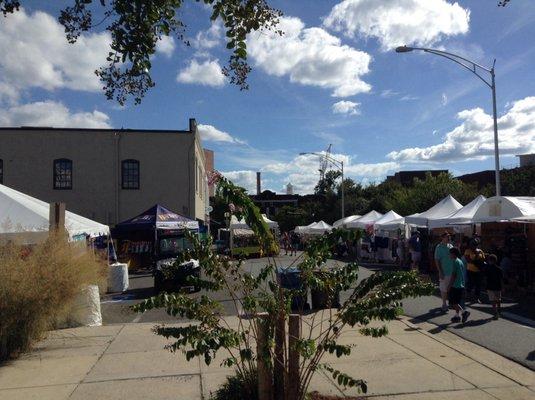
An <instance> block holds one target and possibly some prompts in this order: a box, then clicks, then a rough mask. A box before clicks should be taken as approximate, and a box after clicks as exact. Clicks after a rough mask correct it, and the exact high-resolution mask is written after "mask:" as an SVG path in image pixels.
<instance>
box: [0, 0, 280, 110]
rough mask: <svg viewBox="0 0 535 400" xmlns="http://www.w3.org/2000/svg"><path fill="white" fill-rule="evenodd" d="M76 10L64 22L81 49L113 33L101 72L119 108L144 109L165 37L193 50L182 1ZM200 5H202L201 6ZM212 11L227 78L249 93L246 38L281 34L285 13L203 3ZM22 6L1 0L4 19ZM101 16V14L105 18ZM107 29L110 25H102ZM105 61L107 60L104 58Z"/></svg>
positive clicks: (86, 4)
mask: <svg viewBox="0 0 535 400" xmlns="http://www.w3.org/2000/svg"><path fill="white" fill-rule="evenodd" d="M71 1H72V5H71V6H69V7H66V8H65V9H63V10H62V11H61V13H60V16H59V22H60V23H61V24H62V25H63V27H64V28H65V36H66V38H67V40H68V41H69V43H75V42H76V41H77V40H78V39H79V37H80V36H81V35H82V34H83V33H84V32H87V31H91V30H94V31H100V30H101V29H100V28H99V27H101V26H102V27H104V29H105V30H107V31H108V32H109V33H110V36H111V38H112V42H111V44H110V50H111V56H108V58H107V61H108V65H107V66H105V67H102V68H100V69H98V70H96V71H95V74H96V75H97V76H98V77H99V78H100V80H101V82H102V83H103V84H104V91H105V95H106V97H107V98H108V99H109V100H112V99H114V100H116V101H117V102H118V103H119V104H121V105H124V104H125V102H126V101H127V100H128V99H129V98H132V99H133V100H134V103H135V104H139V103H140V102H141V100H142V98H143V97H144V96H145V94H146V93H147V91H148V90H149V89H150V88H151V87H153V86H154V85H155V83H154V81H153V80H152V77H151V75H150V70H151V67H152V65H151V62H150V61H151V57H152V55H153V54H154V53H155V52H156V45H157V42H158V41H159V40H160V39H161V38H162V37H163V36H172V37H176V38H177V39H179V40H181V41H182V42H183V43H184V44H185V45H189V42H188V40H187V39H186V38H185V25H184V23H183V22H182V21H181V20H180V19H179V18H178V16H179V15H180V13H178V12H177V11H178V10H180V9H181V7H182V3H183V2H182V0H157V1H132V0H113V1H112V0H110V1H105V0H98V1H96V0H95V1H94V0H71ZM197 1H200V0H197ZM203 2H204V4H206V5H209V6H211V7H212V13H211V16H210V20H211V21H215V20H217V19H220V20H222V21H223V23H224V25H225V28H226V29H227V33H226V34H227V39H228V42H227V48H228V49H229V50H232V54H231V56H230V57H229V62H228V65H227V66H226V67H225V68H224V69H223V72H224V73H225V74H226V75H227V76H229V77H230V81H231V83H233V84H236V85H238V86H239V87H240V89H241V90H244V89H247V88H248V85H247V76H248V74H249V72H250V71H251V68H250V67H249V66H248V64H247V62H246V59H247V51H246V43H245V41H246V38H247V35H248V34H249V33H251V32H253V31H258V30H271V31H273V32H276V33H277V34H282V32H281V31H280V30H276V26H277V24H278V22H279V18H280V16H281V15H282V13H281V12H280V11H279V10H275V9H273V8H271V7H270V6H269V5H268V3H267V1H266V0H203ZM95 5H98V6H99V7H101V8H102V14H103V16H104V18H103V19H102V20H100V21H96V22H95V21H94V20H93V13H92V11H91V8H94V7H95ZM20 6H21V1H20V0H0V11H1V12H2V13H3V15H4V17H5V16H7V15H8V14H11V13H13V12H15V11H19V9H20ZM99 14H100V13H99ZM104 23H106V25H102V24H104ZM102 57H103V58H104V57H105V55H103V56H102Z"/></svg>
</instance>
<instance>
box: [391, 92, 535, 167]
mask: <svg viewBox="0 0 535 400" xmlns="http://www.w3.org/2000/svg"><path fill="white" fill-rule="evenodd" d="M457 118H459V119H460V120H461V121H462V123H461V124H460V125H459V126H457V127H456V128H454V129H453V130H451V131H450V132H448V133H447V134H446V136H445V139H444V141H443V142H442V143H440V144H436V145H433V146H429V147H414V148H407V149H403V150H400V151H393V152H391V153H389V154H388V155H387V157H388V158H389V159H391V160H393V161H396V162H436V163H443V162H445V161H465V160H470V159H481V158H487V157H491V156H493V155H494V130H493V129H494V128H493V120H492V116H491V115H489V114H487V113H485V111H483V110H482V109H481V108H474V109H471V110H463V111H461V112H459V113H458V114H457ZM498 134H499V147H500V154H501V155H506V154H508V155H514V154H518V153H529V152H535V97H526V98H524V99H521V100H518V101H515V102H514V103H513V104H512V106H511V108H510V109H509V110H508V111H507V112H506V113H505V114H504V115H503V116H502V117H500V118H498Z"/></svg>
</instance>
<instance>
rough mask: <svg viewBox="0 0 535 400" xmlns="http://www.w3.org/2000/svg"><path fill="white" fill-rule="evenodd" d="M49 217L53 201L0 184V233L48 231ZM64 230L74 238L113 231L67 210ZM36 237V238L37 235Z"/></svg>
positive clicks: (107, 233) (22, 233)
mask: <svg viewBox="0 0 535 400" xmlns="http://www.w3.org/2000/svg"><path fill="white" fill-rule="evenodd" d="M49 218H50V204H48V203H46V202H44V201H42V200H39V199H36V198H35V197H31V196H29V195H27V194H24V193H22V192H19V191H17V190H15V189H11V188H9V187H7V186H4V185H0V235H18V234H20V235H23V236H25V237H27V239H29V238H30V236H32V235H31V233H37V234H46V232H48V229H49V225H50V222H49ZM65 229H66V230H67V232H68V234H69V237H70V238H71V239H72V238H73V237H74V236H77V235H81V234H85V235H89V236H91V237H96V236H101V235H109V234H110V228H109V227H108V226H107V225H104V224H101V223H99V222H96V221H92V220H90V219H89V218H85V217H82V216H80V215H78V214H74V213H72V212H70V211H66V212H65ZM33 236H34V237H35V239H37V236H36V235H33ZM41 240H42V239H41ZM27 242H28V243H32V242H33V241H32V240H29V241H27Z"/></svg>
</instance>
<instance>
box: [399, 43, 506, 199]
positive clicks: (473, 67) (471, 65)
mask: <svg viewBox="0 0 535 400" xmlns="http://www.w3.org/2000/svg"><path fill="white" fill-rule="evenodd" d="M413 50H420V51H424V52H426V53H431V54H435V55H437V56H441V57H445V58H447V59H448V60H451V61H454V62H456V63H457V64H459V65H460V66H462V67H464V68H466V69H467V70H468V71H470V72H471V73H473V74H474V75H476V76H477V77H478V78H479V79H481V80H482V81H483V83H485V85H487V86H488V87H489V88H490V90H491V91H492V113H493V117H494V168H495V171H496V196H500V195H501V193H502V190H501V184H500V151H499V147H498V116H497V113H496V80H495V73H494V66H495V65H496V60H494V62H493V64H492V67H491V68H487V67H483V66H482V65H479V64H477V63H475V62H473V61H470V60H468V59H466V58H464V57H461V56H458V55H457V54H452V53H448V52H445V51H441V50H436V49H426V48H423V47H409V46H399V47H397V48H396V53H408V52H411V51H413ZM481 71H484V72H488V73H489V74H490V82H489V81H488V78H487V79H485V78H484V77H483V76H481V74H480V72H481Z"/></svg>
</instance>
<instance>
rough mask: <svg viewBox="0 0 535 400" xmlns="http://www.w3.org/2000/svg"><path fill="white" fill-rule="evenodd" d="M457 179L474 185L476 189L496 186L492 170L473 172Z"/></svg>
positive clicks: (494, 173)
mask: <svg viewBox="0 0 535 400" xmlns="http://www.w3.org/2000/svg"><path fill="white" fill-rule="evenodd" d="M457 179H459V180H460V181H462V182H464V183H468V184H474V183H475V184H476V187H477V188H478V189H483V188H484V187H485V186H487V185H495V184H496V172H495V171H494V170H486V171H479V172H473V173H471V174H465V175H461V176H458V177H457Z"/></svg>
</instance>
